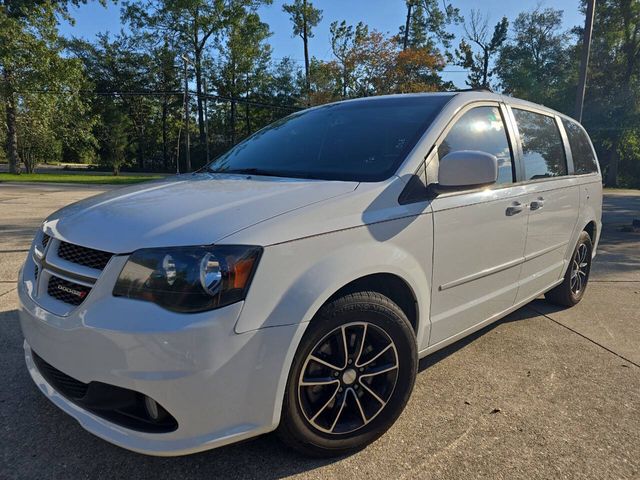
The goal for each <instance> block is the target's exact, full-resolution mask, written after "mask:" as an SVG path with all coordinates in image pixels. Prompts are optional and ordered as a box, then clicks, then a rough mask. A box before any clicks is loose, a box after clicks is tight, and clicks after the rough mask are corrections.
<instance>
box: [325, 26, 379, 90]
mask: <svg viewBox="0 0 640 480" xmlns="http://www.w3.org/2000/svg"><path fill="white" fill-rule="evenodd" d="M329 30H330V33H331V49H332V51H333V55H334V56H335V57H336V59H337V62H338V65H339V66H340V71H341V78H340V87H341V91H342V98H347V95H348V93H349V90H350V88H352V81H353V75H352V74H353V70H354V69H355V63H356V55H357V51H358V48H359V46H360V44H361V43H362V42H363V40H364V39H365V37H367V35H369V27H368V26H367V25H365V24H364V23H362V22H359V23H358V24H357V25H356V27H355V28H354V27H353V25H347V22H346V21H344V20H343V21H342V22H340V23H338V22H337V21H335V22H332V23H331V27H330V29H329Z"/></svg>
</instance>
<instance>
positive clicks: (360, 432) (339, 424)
mask: <svg viewBox="0 0 640 480" xmlns="http://www.w3.org/2000/svg"><path fill="white" fill-rule="evenodd" d="M416 371H417V349H416V341H415V336H414V333H413V329H412V327H411V325H410V323H409V321H408V320H407V317H406V316H405V314H404V313H403V312H402V310H401V309H400V308H399V307H398V306H397V305H396V304H395V303H394V302H392V301H391V300H390V299H389V298H387V297H385V296H384V295H381V294H379V293H377V292H357V293H352V294H348V295H345V296H343V297H341V298H338V299H337V300H334V301H332V302H330V303H328V304H327V305H325V306H324V307H323V308H322V309H321V310H320V312H319V313H318V316H317V318H315V319H314V320H313V322H312V323H311V324H310V325H309V328H308V329H307V332H306V333H305V335H304V337H303V338H302V341H301V342H300V346H299V347H298V350H297V352H296V357H295V359H294V362H293V365H292V367H291V371H290V374H289V380H288V383H287V388H286V392H285V398H284V402H283V408H282V420H281V422H280V426H279V428H278V433H279V436H280V438H281V439H282V440H283V441H284V442H285V443H286V444H288V445H290V446H291V447H293V448H295V449H296V450H298V451H300V452H302V453H303V454H305V455H310V456H320V457H329V456H337V455H344V454H347V453H351V452H354V451H356V450H359V449H361V448H363V447H365V446H366V445H368V444H369V443H371V442H373V441H374V440H376V439H377V438H378V437H380V436H381V435H382V434H383V433H384V432H386V431H387V430H388V429H389V427H391V425H393V423H394V422H395V421H396V419H397V418H398V416H399V415H400V413H401V412H402V410H403V409H404V407H405V405H406V403H407V400H408V399H409V396H410V394H411V391H412V389H413V384H414V382H415V377H416Z"/></svg>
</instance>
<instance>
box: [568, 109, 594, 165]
mask: <svg viewBox="0 0 640 480" xmlns="http://www.w3.org/2000/svg"><path fill="white" fill-rule="evenodd" d="M562 123H563V124H564V129H565V130H566V132H567V137H569V146H570V147H571V154H572V155H573V167H574V168H575V171H576V174H577V175H581V174H585V173H595V172H597V171H598V165H597V163H596V157H595V155H594V154H593V149H592V148H591V142H590V141H589V137H587V134H586V133H585V132H584V130H583V129H582V128H581V127H580V126H579V125H578V124H577V123H575V122H572V121H571V120H567V119H566V118H563V119H562Z"/></svg>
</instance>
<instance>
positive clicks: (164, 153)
mask: <svg viewBox="0 0 640 480" xmlns="http://www.w3.org/2000/svg"><path fill="white" fill-rule="evenodd" d="M167 116H168V105H167V97H166V96H164V97H163V100H162V167H163V168H164V171H165V172H168V171H169V152H168V146H167Z"/></svg>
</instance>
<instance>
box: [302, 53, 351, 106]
mask: <svg viewBox="0 0 640 480" xmlns="http://www.w3.org/2000/svg"><path fill="white" fill-rule="evenodd" d="M309 70H310V73H311V90H310V92H311V94H310V97H309V100H310V103H311V105H322V104H324V103H329V102H335V101H337V100H340V98H341V97H342V95H343V94H344V89H343V85H344V82H343V78H344V69H343V68H342V67H341V66H340V64H339V63H338V62H337V61H335V60H332V61H329V62H323V61H322V60H318V59H317V58H315V57H312V58H311V62H310V65H309Z"/></svg>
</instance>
